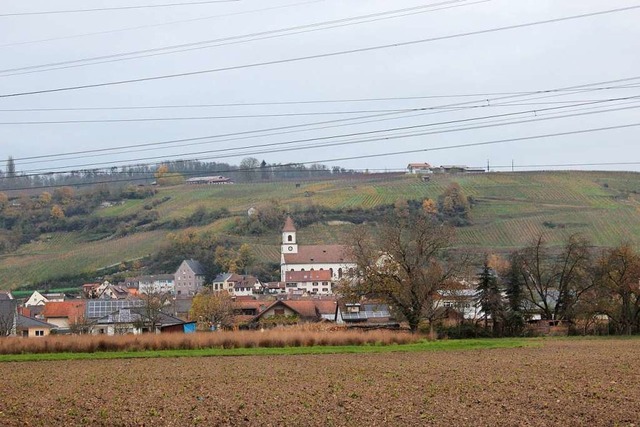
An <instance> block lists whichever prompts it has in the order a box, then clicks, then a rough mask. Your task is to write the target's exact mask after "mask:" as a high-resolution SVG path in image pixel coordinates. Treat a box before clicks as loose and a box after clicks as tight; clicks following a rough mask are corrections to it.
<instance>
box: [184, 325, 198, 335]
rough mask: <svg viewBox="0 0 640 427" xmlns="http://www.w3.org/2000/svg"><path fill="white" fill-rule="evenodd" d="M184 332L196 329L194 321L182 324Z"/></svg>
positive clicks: (190, 332)
mask: <svg viewBox="0 0 640 427" xmlns="http://www.w3.org/2000/svg"><path fill="white" fill-rule="evenodd" d="M182 327H183V330H184V333H185V334H192V333H194V332H195V331H196V324H195V322H194V323H185V324H184V325H182Z"/></svg>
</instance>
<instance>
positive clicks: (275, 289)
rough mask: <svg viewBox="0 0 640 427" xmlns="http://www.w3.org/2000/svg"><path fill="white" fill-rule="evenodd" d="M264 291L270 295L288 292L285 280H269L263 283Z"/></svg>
mask: <svg viewBox="0 0 640 427" xmlns="http://www.w3.org/2000/svg"><path fill="white" fill-rule="evenodd" d="M262 292H263V293H265V294H268V295H278V294H286V293H287V287H286V284H285V282H267V283H263V284H262Z"/></svg>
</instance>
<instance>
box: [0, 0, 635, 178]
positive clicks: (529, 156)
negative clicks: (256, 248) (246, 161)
mask: <svg viewBox="0 0 640 427" xmlns="http://www.w3.org/2000/svg"><path fill="white" fill-rule="evenodd" d="M188 1H189V0H138V1H136V2H132V1H124V0H120V1H115V0H110V1H106V0H104V1H99V0H94V1H91V2H86V1H80V0H60V1H57V2H54V3H52V2H50V1H46V0H31V1H29V2H24V1H16V0H7V1H3V2H2V5H0V45H1V46H0V58H2V60H1V61H0V70H2V71H0V96H2V95H10V94H23V93H26V92H33V91H42V90H44V91H46V90H49V89H57V88H65V87H71V86H81V85H92V84H96V83H105V82H114V81H121V80H129V79H138V78H145V77H153V76H162V75H170V74H179V73H189V72H193V71H199V70H211V69H220V68H227V67H236V66H242V65H249V64H257V63H262V62H271V61H277V60H283V59H293V58H300V57H305V56H313V55H318V54H325V53H331V52H341V51H348V50H354V49H360V48H367V47H373V46H381V45H393V44H397V43H404V42H409V41H417V40H426V39H433V38H435V39H437V38H442V37H443V36H449V35H460V34H462V33H470V32H476V31H481V30H488V29H496V28H500V27H507V26H513V25H519V24H525V23H531V22H537V21H545V20H551V19H555V18H562V17H568V16H574V15H582V14H588V13H592V12H598V11H604V10H610V9H617V8H625V7H630V6H637V5H640V2H637V1H636V2H634V1H628V0H607V1H602V0H579V1H578V0H518V1H515V0H490V1H480V0H467V1H462V0H458V1H447V0H431V1H410V0H406V1H405V0H394V1H380V0H366V1H365V0H349V1H337V0H318V1H310V0H306V1H304V0H277V1H266V0H263V1H258V0H240V1H234V2H220V3H207V4H192V5H182V6H177V7H153V8H139V9H121V10H110V11H94V12H83V13H71V12H67V13H56V14H24V13H25V12H42V11H53V10H56V11H63V10H77V9H88V8H116V7H119V6H131V5H161V4H167V3H187V2H188ZM191 1H193V0H191ZM429 5H432V6H433V7H431V8H428V7H426V6H429ZM421 6H422V8H419V7H421ZM54 8H55V9H54ZM410 8H413V9H410ZM265 9H269V10H265ZM401 9H405V11H404V12H397V13H395V14H383V13H385V12H390V11H394V10H401ZM16 14H17V15H16ZM373 14H378V15H376V16H369V17H368V18H363V19H359V20H350V21H343V22H341V23H335V22H334V23H333V24H330V25H324V26H315V27H304V28H300V29H298V30H296V31H297V32H298V34H291V33H292V32H293V31H289V32H284V33H282V32H272V33H269V34H267V35H263V36H260V37H262V38H263V39H262V40H257V38H258V37H256V36H252V37H249V38H246V37H245V38H236V36H244V35H249V34H255V33H262V32H268V31H273V30H281V29H286V28H291V27H299V26H308V25H310V24H316V23H323V22H327V21H336V20H341V19H345V18H354V17H362V16H366V15H373ZM400 15H404V16H400ZM392 17H393V18H392ZM383 18H384V19H383ZM363 21H370V22H363ZM638 22H640V9H631V10H627V11H620V12H617V13H610V14H603V15H598V16H592V17H585V18H581V19H574V20H567V21H559V22H555V23H548V24H544V25H534V26H528V27H524V28H516V29H511V30H502V31H494V32H489V33H484V34H475V35H469V36H465V37H462V36H460V37H454V38H449V39H440V40H432V41H426V42H421V43H415V44H410V45H404V46H397V47H388V48H384V49H377V50H368V51H362V52H355V53H350V54H344V55H337V56H329V57H322V58H316V59H308V60H300V61H288V62H283V63H279V64H272V65H263V66H254V67H246V68H239V69H238V68H236V69H232V70H227V71H218V72H210V73H205V74H199V75H190V76H184V77H175V78H167V79H159V80H152V81H143V82H137V83H129V84H121V85H110V86H102V87H95V88H88V89H81V90H66V91H61V92H49V93H46V92H45V93H41V94H32V95H20V96H12V97H0V110H2V111H0V123H1V124H0V144H2V145H1V147H2V148H1V151H0V157H1V158H2V159H4V158H6V157H7V156H9V155H11V156H13V157H15V158H16V159H17V161H16V163H17V169H18V170H19V171H33V170H43V169H44V170H68V169H87V168H94V167H108V166H113V165H117V166H120V165H123V164H127V163H143V162H144V163H148V162H156V161H159V159H155V157H158V156H166V157H167V158H184V159H192V158H198V159H202V160H208V161H224V162H230V163H239V162H240V160H241V159H242V158H243V157H246V156H247V155H250V154H251V155H253V156H254V157H257V158H259V159H260V160H262V159H264V160H266V161H267V162H269V163H288V162H309V161H323V162H324V163H326V164H328V165H337V166H342V167H346V168H356V169H364V168H368V169H371V170H374V169H401V168H404V167H405V166H406V164H407V163H409V162H416V161H425V162H429V163H431V164H434V165H442V164H466V165H470V166H483V165H486V163H487V160H489V161H490V164H491V165H492V166H495V167H498V166H501V165H510V164H511V162H512V161H513V162H514V164H515V165H516V166H522V165H535V164H543V165H548V164H565V163H601V162H614V163H615V162H635V161H639V162H640V156H638V154H639V153H640V147H639V146H638V144H637V141H638V138H637V135H638V133H639V132H640V128H639V127H626V128H620V129H609V130H604V131H597V132H589V133H576V134H570V135H564V136H555V137H547V138H542V139H526V140H520V141H512V142H504V143H500V144H492V145H484V146H476V147H461V148H453V149H446V150H440V151H432V152H419V153H408V154H395V155H392V154H389V155H383V156H379V157H370V158H359V159H358V158H355V159H350V160H334V159H339V158H349V157H358V156H368V155H376V154H385V153H393V152H400V151H411V150H421V149H428V148H435V147H448V146H452V145H464V144H472V143H478V142H485V141H495V140H504V139H515V138H523V137H529V136H535V135H543V134H557V133H568V132H573V131H584V130H588V129H597V128H603V127H616V126H620V125H630V124H634V123H640V116H639V114H638V111H640V110H638V109H636V107H639V106H640V102H639V101H640V98H633V97H637V96H640V68H639V66H638V64H640V60H639V59H640V58H639V56H640V49H639V47H640V46H639V42H638V41H639V40H640V26H639V25H638ZM344 24H348V25H344ZM337 25H341V26H337ZM327 26H334V27H335V28H326V27H327ZM336 26H337V27H336ZM310 29H314V30H316V31H309V30H310ZM283 34H290V35H284V36H283ZM274 35H278V37H271V36H274ZM76 36H77V37H76ZM266 36H269V37H270V38H264V37H266ZM227 38H232V39H231V40H227V41H226V42H225V43H227V44H226V45H223V46H215V47H211V45H202V44H199V45H194V46H191V47H199V49H193V50H190V51H184V52H177V53H172V54H163V55H156V56H147V57H144V58H138V59H131V60H119V61H116V62H106V63H100V64H95V65H89V66H81V67H77V66H75V65H84V64H86V63H83V62H74V63H66V62H68V61H76V60H81V59H85V58H92V57H100V56H108V55H116V54H121V53H126V52H132V51H139V50H148V49H156V48H163V47H166V46H173V45H180V44H187V43H198V42H203V41H208V40H217V39H227ZM238 41H242V43H238ZM229 42H234V43H233V44H228V43H229ZM218 44H220V42H218ZM201 47H205V48H201ZM160 52H162V53H166V51H154V52H147V53H145V54H146V55H149V54H150V53H160ZM121 58H122V57H118V59H121ZM110 59H113V58H106V60H110ZM104 60H105V59H103V60H102V61H104ZM61 62H62V63H65V64H60V65H57V66H56V67H64V68H60V69H57V70H49V71H44V72H43V70H46V68H45V69H43V68H33V69H26V70H25V69H22V68H24V67H31V66H40V65H45V64H51V63H61ZM70 65H74V67H69V66H70ZM16 69H19V70H16ZM20 69H22V70H20ZM11 70H13V71H11ZM26 71H38V72H33V73H29V74H24V73H25V72H26ZM16 73H22V74H16ZM8 74H14V75H8ZM634 77H638V79H637V80H625V81H624V82H617V83H607V84H597V83H600V82H607V81H615V80H620V79H631V78H634ZM581 85H593V86H588V87H585V89H591V90H589V91H581V92H577V91H562V92H551V93H547V94H536V95H528V96H522V95H521V96H519V97H516V96H514V97H511V98H506V99H498V98H502V97H504V96H507V95H494V94H502V93H505V94H509V93H522V92H532V91H543V90H550V89H558V88H567V87H573V86H581ZM619 86H624V87H619ZM636 86H637V87H636ZM593 89H597V90H593ZM472 94H478V95H477V96H465V97H445V96H451V95H472ZM433 96H442V97H441V98H440V97H438V98H428V97H433ZM420 97H422V98H420ZM371 98H412V99H393V100H389V99H387V100H378V101H366V102H365V101H360V102H331V103H328V102H324V103H296V104H284V105H253V106H248V105H244V106H224V107H190V108H155V109H117V110H113V109H99V110H95V109H94V110H86V108H97V107H109V108H110V107H150V106H155V107H158V106H167V105H173V106H194V105H202V104H234V103H239V104H246V103H273V102H297V101H337V100H354V99H360V100H362V99H371ZM414 98H415V99H414ZM612 100H613V101H612ZM506 102H508V103H511V104H514V105H509V106H504V105H503V106H501V105H500V104H501V103H506ZM462 103H465V104H462ZM444 106H447V107H448V108H446V109H443V108H442V107H444ZM460 107H466V108H464V109H461V108H460ZM469 107H473V108H469ZM559 107H563V108H559ZM64 108H71V109H78V108H80V109H85V110H74V111H7V110H20V109H23V110H24V109H29V110H33V109H64ZM425 108H426V109H427V110H420V109H425ZM454 108H455V109H454ZM399 110H402V111H399ZM407 110H412V111H407ZM534 110H536V111H535V112H534ZM603 110H615V111H608V112H602V111H603ZM356 112H357V113H356ZM517 112H521V113H522V114H520V115H515V114H513V113H517ZM319 113H323V114H319ZM327 113H332V114H327ZM333 113H335V114H333ZM586 113H589V114H586ZM278 114H288V115H286V116H273V115H278ZM291 114H295V115H291ZM505 114H510V115H505ZM578 114H579V115H578ZM251 115H253V116H255V115H272V117H246V116H251ZM567 115H571V117H558V116H567ZM220 116H227V117H228V116H243V117H240V118H237V117H236V118H219V117H220ZM487 116H490V117H487ZM187 117H200V118H201V119H197V120H164V121H121V122H114V121H111V122H101V123H100V122H97V123H86V122H85V123H41V122H52V121H87V120H117V119H127V120H131V119H140V118H147V119H149V118H164V119H168V118H187ZM203 117H218V118H215V119H214V118H203ZM483 117H484V118H483ZM551 117H556V118H554V119H551ZM356 118H359V119H358V120H351V121H346V120H344V119H356ZM542 119H546V120H542ZM513 121H519V122H521V123H517V124H508V123H510V122H513ZM24 122H30V123H31V124H17V123H24ZM34 122H40V123H34ZM318 122H328V123H325V124H322V125H315V126H299V127H293V128H288V129H284V130H279V131H277V132H276V131H271V133H280V134H278V135H265V134H264V133H259V132H255V133H243V132H250V131H255V130H261V129H272V128H282V127H290V126H294V125H308V124H310V123H318ZM363 122H366V123H363ZM438 123H447V124H446V125H443V124H440V125H438ZM487 124H491V125H492V126H491V127H484V128H478V126H480V125H487ZM499 124H500V125H502V126H497V125H499ZM410 126H414V127H413V128H411V129H404V130H393V131H389V129H394V128H403V127H410ZM415 126H420V127H415ZM318 127H322V129H318ZM469 127H475V129H467V130H461V129H463V128H469ZM443 130H447V131H448V132H442V131H443ZM284 131H286V132H288V133H286V134H283V132H284ZM294 131H295V132H294ZM427 132H429V133H430V134H425V133H427ZM239 133H240V134H239ZM363 133H364V134H363ZM416 133H420V134H421V135H415V134H416ZM222 134H236V135H232V136H227V137H224V138H220V137H218V138H213V139H199V140H192V141H188V142H182V143H171V144H165V145H155V146H153V145H151V146H146V147H138V148H129V149H127V150H115V151H106V152H99V153H89V154H85V155H84V156H83V157H81V156H79V155H74V156H67V157H55V158H46V157H45V158H41V159H32V160H25V159H24V158H25V157H32V156H46V155H54V154H61V153H68V152H73V151H80V150H95V149H104V148H114V147H119V146H132V145H139V144H150V143H156V142H163V141H171V140H177V139H192V138H199V137H203V136H214V135H222ZM238 134H239V135H238ZM345 134H349V135H352V136H348V137H339V138H336V136H337V135H345ZM390 136H391V137H392V139H388V138H386V139H381V137H390ZM239 138H242V139H239ZM230 139H233V140H230ZM309 139H311V140H313V141H307V142H297V143H290V144H286V145H277V144H279V143H285V142H292V141H300V140H309ZM363 139H364V140H366V141H364V142H363ZM342 142H347V144H342V145H332V146H326V145H327V144H335V143H342ZM196 144H197V145H196ZM263 144H272V145H270V146H268V147H266V148H265V147H263V148H260V149H256V148H252V149H245V150H239V148H240V147H247V146H255V145H263ZM301 145H303V146H309V145H321V146H320V147H316V148H312V149H304V150H300V149H298V150H296V151H276V150H282V149H283V148H300V146H301ZM141 150H144V151H141ZM215 150H227V151H222V152H221V151H218V152H216V151H215ZM256 151H257V152H256ZM223 156H224V157H223ZM150 158H153V159H150ZM3 163H4V162H2V164H1V165H0V168H2V169H4V164H3ZM55 168H59V169H55ZM582 168H585V169H587V168H588V169H625V170H640V164H639V165H611V166H591V167H586V166H584V167H582Z"/></svg>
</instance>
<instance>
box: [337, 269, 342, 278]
mask: <svg viewBox="0 0 640 427" xmlns="http://www.w3.org/2000/svg"><path fill="white" fill-rule="evenodd" d="M338 277H339V278H340V279H342V268H339V269H338Z"/></svg>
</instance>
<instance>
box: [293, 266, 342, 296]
mask: <svg viewBox="0 0 640 427" xmlns="http://www.w3.org/2000/svg"><path fill="white" fill-rule="evenodd" d="M285 276H286V277H285V278H286V282H285V283H286V289H287V292H295V291H303V292H305V293H307V294H312V295H330V294H332V293H333V283H332V280H333V278H332V277H331V272H330V271H329V270H310V271H285Z"/></svg>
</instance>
